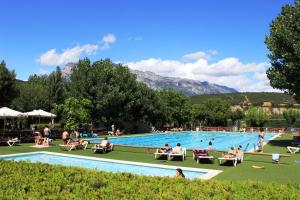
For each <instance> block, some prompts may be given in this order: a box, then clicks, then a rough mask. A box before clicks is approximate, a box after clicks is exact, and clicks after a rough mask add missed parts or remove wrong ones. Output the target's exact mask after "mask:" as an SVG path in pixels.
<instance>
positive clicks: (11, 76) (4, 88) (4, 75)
mask: <svg viewBox="0 0 300 200" xmlns="http://www.w3.org/2000/svg"><path fill="white" fill-rule="evenodd" d="M17 95H18V90H17V88H16V74H15V72H14V71H9V70H8V69H7V68H6V64H5V62H4V61H2V62H1V63H0V107H2V106H9V105H10V103H11V102H12V100H13V99H14V98H15V97H16V96H17Z"/></svg>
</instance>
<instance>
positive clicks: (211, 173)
mask: <svg viewBox="0 0 300 200" xmlns="http://www.w3.org/2000/svg"><path fill="white" fill-rule="evenodd" d="M31 154H49V155H57V156H65V157H71V158H80V159H86V160H98V161H104V162H112V163H119V164H129V165H137V166H146V167H156V168H164V169H174V171H175V170H176V169H177V168H181V169H182V170H183V171H194V172H202V173H203V172H204V173H205V174H203V175H201V176H200V177H199V179H203V180H208V179H211V178H213V177H215V176H217V175H218V174H220V173H221V172H223V171H222V170H213V169H202V168H192V167H180V166H166V165H159V164H150V163H142V162H132V161H123V160H115V159H108V158H95V157H90V156H78V155H70V154H65V153H54V152H48V151H36V152H29V153H17V154H8V155H1V156H0V159H1V158H6V157H13V156H22V155H31Z"/></svg>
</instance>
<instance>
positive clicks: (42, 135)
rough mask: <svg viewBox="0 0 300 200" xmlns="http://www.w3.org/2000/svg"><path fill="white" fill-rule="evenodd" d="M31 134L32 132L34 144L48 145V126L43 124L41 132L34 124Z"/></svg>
mask: <svg viewBox="0 0 300 200" xmlns="http://www.w3.org/2000/svg"><path fill="white" fill-rule="evenodd" d="M32 131H33V134H34V143H35V145H36V146H40V145H43V146H49V143H50V133H51V131H50V128H49V127H48V126H45V128H44V129H43V132H41V131H39V130H38V128H37V127H36V126H34V127H33V128H32Z"/></svg>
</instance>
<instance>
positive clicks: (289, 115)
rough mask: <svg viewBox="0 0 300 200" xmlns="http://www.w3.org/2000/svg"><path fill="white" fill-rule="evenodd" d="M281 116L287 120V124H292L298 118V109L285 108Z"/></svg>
mask: <svg viewBox="0 0 300 200" xmlns="http://www.w3.org/2000/svg"><path fill="white" fill-rule="evenodd" d="M282 114H283V117H284V119H285V120H286V121H287V123H288V125H290V126H292V125H293V124H294V123H295V122H296V120H297V119H300V111H299V109H293V108H290V109H286V110H284V111H283V113H282Z"/></svg>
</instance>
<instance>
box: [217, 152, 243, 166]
mask: <svg viewBox="0 0 300 200" xmlns="http://www.w3.org/2000/svg"><path fill="white" fill-rule="evenodd" d="M218 159H219V162H220V165H221V164H222V161H232V163H233V166H234V167H236V165H237V163H238V161H240V162H243V161H244V152H243V151H240V152H239V153H238V154H237V155H232V156H230V155H224V156H222V157H221V158H218Z"/></svg>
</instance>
